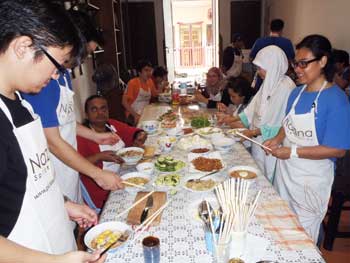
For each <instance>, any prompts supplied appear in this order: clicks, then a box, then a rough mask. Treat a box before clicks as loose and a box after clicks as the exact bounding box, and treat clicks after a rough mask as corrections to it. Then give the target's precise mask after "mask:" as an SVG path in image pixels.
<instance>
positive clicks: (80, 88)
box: [72, 58, 96, 122]
mask: <svg viewBox="0 0 350 263" xmlns="http://www.w3.org/2000/svg"><path fill="white" fill-rule="evenodd" d="M82 67H83V75H80V73H79V68H76V69H75V71H74V72H75V78H74V79H73V78H72V85H73V90H74V93H75V94H74V105H75V113H76V117H77V120H78V121H79V122H80V121H82V119H83V118H84V103H85V100H86V99H87V98H88V97H89V96H90V95H92V94H95V93H96V86H95V83H94V82H93V81H92V80H91V76H92V75H93V73H94V70H93V67H92V59H91V58H87V59H86V60H85V63H84V64H83V65H82Z"/></svg>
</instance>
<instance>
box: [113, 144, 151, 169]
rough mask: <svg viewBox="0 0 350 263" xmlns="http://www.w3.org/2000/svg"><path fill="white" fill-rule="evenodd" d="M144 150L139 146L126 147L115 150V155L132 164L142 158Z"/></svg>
mask: <svg viewBox="0 0 350 263" xmlns="http://www.w3.org/2000/svg"><path fill="white" fill-rule="evenodd" d="M144 152H145V150H144V149H142V148H139V147H127V148H123V149H120V150H119V151H117V155H118V156H120V157H121V158H122V159H123V160H124V162H125V164H127V165H134V164H137V163H138V162H139V161H140V160H141V159H142V157H143V154H144Z"/></svg>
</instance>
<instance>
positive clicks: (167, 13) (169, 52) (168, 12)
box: [163, 0, 175, 83]
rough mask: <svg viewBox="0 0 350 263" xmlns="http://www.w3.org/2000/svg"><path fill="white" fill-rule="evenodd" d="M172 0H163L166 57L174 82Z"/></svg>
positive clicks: (170, 79)
mask: <svg viewBox="0 0 350 263" xmlns="http://www.w3.org/2000/svg"><path fill="white" fill-rule="evenodd" d="M171 2H172V0H163V14H164V32H165V58H166V66H167V69H168V80H169V82H170V83H171V82H173V81H174V79H175V63H174V39H173V19H172V13H173V12H172V7H171Z"/></svg>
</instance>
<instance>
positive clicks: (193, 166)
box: [188, 152, 225, 173]
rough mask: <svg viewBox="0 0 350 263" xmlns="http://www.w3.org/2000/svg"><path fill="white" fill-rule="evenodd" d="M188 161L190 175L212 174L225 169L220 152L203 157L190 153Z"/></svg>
mask: <svg viewBox="0 0 350 263" xmlns="http://www.w3.org/2000/svg"><path fill="white" fill-rule="evenodd" d="M188 161H189V163H190V168H189V172H190V173H198V172H199V173H210V172H213V171H220V170H222V169H224V168H225V164H224V162H223V160H222V157H221V155H220V153H219V152H210V153H207V154H203V155H201V154H196V153H189V154H188Z"/></svg>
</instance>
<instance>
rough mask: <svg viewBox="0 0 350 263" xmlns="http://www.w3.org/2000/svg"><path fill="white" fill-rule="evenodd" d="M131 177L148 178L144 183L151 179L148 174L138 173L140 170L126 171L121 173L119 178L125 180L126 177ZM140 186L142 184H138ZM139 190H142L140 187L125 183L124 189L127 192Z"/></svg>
mask: <svg viewBox="0 0 350 263" xmlns="http://www.w3.org/2000/svg"><path fill="white" fill-rule="evenodd" d="M132 177H142V178H145V179H147V180H148V182H147V183H146V184H148V183H149V182H150V181H151V176H150V175H149V174H145V173H140V172H131V173H126V174H124V175H122V176H121V177H120V178H121V179H122V180H123V181H124V180H127V179H129V178H132ZM146 184H145V185H146ZM140 186H142V185H140ZM140 190H142V189H140V188H138V187H134V186H129V185H125V191H127V192H138V191H140Z"/></svg>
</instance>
